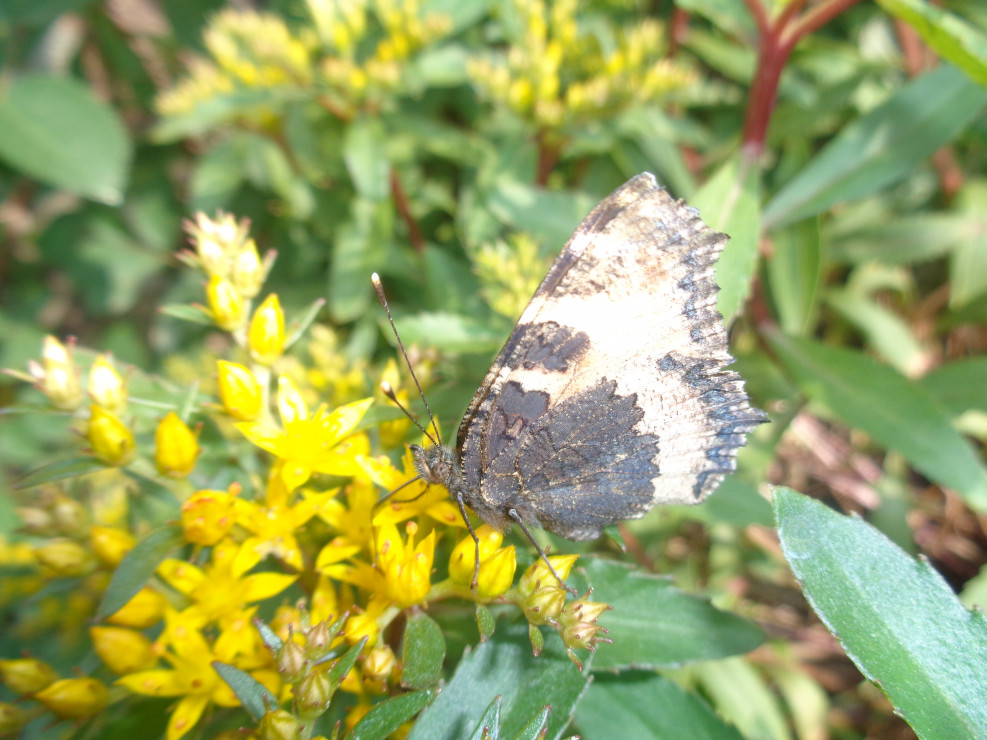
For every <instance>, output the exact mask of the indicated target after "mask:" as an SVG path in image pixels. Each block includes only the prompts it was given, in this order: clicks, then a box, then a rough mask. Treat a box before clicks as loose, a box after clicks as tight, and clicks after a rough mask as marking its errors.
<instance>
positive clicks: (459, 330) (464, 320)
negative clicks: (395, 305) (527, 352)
mask: <svg viewBox="0 0 987 740" xmlns="http://www.w3.org/2000/svg"><path fill="white" fill-rule="evenodd" d="M394 323H395V324H396V325H397V327H398V333H399V334H400V335H401V340H402V341H403V342H404V343H405V345H406V346H410V345H412V344H422V345H425V346H428V347H438V348H439V349H442V350H445V351H446V352H494V351H496V350H497V348H498V347H500V346H501V344H503V342H504V338H505V337H506V336H507V332H506V331H503V330H498V329H497V327H496V326H491V322H490V321H484V320H482V319H479V318H475V317H473V316H461V315H458V314H450V313H419V314H416V315H414V316H404V317H398V318H396V319H395V320H394ZM389 329H390V327H388V330H389Z"/></svg>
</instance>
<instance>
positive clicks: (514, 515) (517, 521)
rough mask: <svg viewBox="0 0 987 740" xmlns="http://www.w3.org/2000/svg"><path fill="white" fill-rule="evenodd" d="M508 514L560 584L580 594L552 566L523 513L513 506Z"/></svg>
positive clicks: (571, 591)
mask: <svg viewBox="0 0 987 740" xmlns="http://www.w3.org/2000/svg"><path fill="white" fill-rule="evenodd" d="M507 516H509V517H510V518H511V519H513V520H514V523H515V524H517V525H518V526H519V527H521V531H522V532H524V534H525V536H526V537H527V538H528V540H529V541H530V542H531V544H532V545H534V546H535V549H536V550H537V551H538V554H539V555H540V556H541V559H542V560H544V561H545V565H547V566H548V569H549V570H550V571H552V575H553V576H555V580H556V581H558V582H559V585H560V586H561V587H562V588H564V589H565V590H566V591H568V592H569V593H571V594H572V595H573V596H576V595H578V593H579V592H578V591H576V589H574V588H572V587H571V586H568V585H566V582H565V581H563V580H562V579H561V578H560V577H559V574H558V573H556V572H555V568H553V567H552V564H551V562H549V560H548V555H546V554H545V551H544V550H542V549H541V545H539V544H538V543H537V542H536V541H535V538H534V537H533V536H532V534H531V531H530V530H529V529H528V527H527V526H526V525H525V523H524V520H523V519H522V518H521V515H520V514H518V513H517V509H513V508H512V509H508V510H507ZM477 547H478V548H479V544H477Z"/></svg>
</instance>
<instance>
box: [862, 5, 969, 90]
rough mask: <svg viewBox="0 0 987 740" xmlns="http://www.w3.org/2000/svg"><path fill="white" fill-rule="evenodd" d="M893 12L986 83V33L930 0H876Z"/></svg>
mask: <svg viewBox="0 0 987 740" xmlns="http://www.w3.org/2000/svg"><path fill="white" fill-rule="evenodd" d="M877 2H878V4H879V5H880V6H881V7H882V8H884V9H885V10H886V11H887V12H888V13H890V14H891V15H893V16H895V17H897V18H900V19H901V20H903V21H905V23H907V24H908V25H910V26H911V27H912V28H914V29H915V30H916V31H918V35H919V36H921V37H922V40H923V41H924V42H925V43H926V44H927V45H928V46H929V48H931V49H932V50H933V51H934V52H936V54H938V55H939V56H941V57H942V58H943V59H945V60H946V61H948V62H951V63H953V64H955V65H956V66H957V67H959V68H960V69H962V70H963V71H964V72H966V73H967V74H968V75H969V76H970V77H971V79H973V80H976V81H977V82H979V83H980V84H981V85H983V86H985V87H987V36H985V35H984V34H983V33H981V32H980V31H979V30H978V29H977V28H976V27H974V26H971V25H970V24H969V23H967V22H966V21H964V20H963V19H962V18H960V17H959V16H957V15H953V14H952V13H949V12H947V11H945V10H943V9H942V8H940V7H938V6H936V5H933V4H932V3H930V2H928V0H877Z"/></svg>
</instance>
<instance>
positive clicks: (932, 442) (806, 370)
mask: <svg viewBox="0 0 987 740" xmlns="http://www.w3.org/2000/svg"><path fill="white" fill-rule="evenodd" d="M769 339H770V341H771V344H772V346H773V347H774V349H775V351H776V352H777V353H778V356H779V358H780V359H781V361H782V362H783V363H784V365H785V366H786V367H787V368H788V370H789V371H790V372H791V373H792V375H793V376H795V378H796V380H797V382H798V383H799V385H800V387H801V388H802V391H803V392H804V393H805V394H806V395H807V396H808V397H809V398H811V399H813V400H814V401H816V402H818V403H821V404H823V405H824V406H825V407H826V408H828V409H829V410H830V412H831V413H833V414H834V415H835V416H837V417H838V418H840V419H841V420H842V421H843V422H845V423H846V424H848V425H849V426H852V427H854V428H857V429H861V430H863V431H865V432H867V433H868V434H870V435H871V436H872V437H873V438H874V439H875V440H876V441H877V442H878V443H880V444H882V445H884V446H885V447H888V448H890V449H892V450H895V451H897V452H900V453H901V454H902V455H903V456H904V457H905V458H906V459H907V460H908V461H909V463H911V465H913V466H914V467H915V468H917V469H918V470H920V471H922V472H923V473H924V474H925V475H927V476H929V477H930V478H932V479H933V480H935V481H938V482H939V483H941V484H943V485H945V486H949V487H950V488H955V489H956V490H957V491H958V492H959V493H960V494H961V495H962V496H963V497H964V498H965V499H966V501H967V503H969V504H970V505H971V506H972V507H974V508H975V509H977V510H978V511H987V471H985V470H984V467H983V465H982V464H981V462H980V460H979V459H978V457H977V454H976V453H975V452H974V450H973V448H972V447H971V446H970V444H969V442H967V440H966V439H965V438H964V437H962V436H961V435H960V433H959V432H957V431H956V430H955V429H953V427H952V426H951V425H950V422H949V417H948V416H947V415H946V414H945V413H944V412H943V411H942V410H941V409H940V408H939V406H937V405H936V404H935V402H934V401H933V400H932V399H931V398H930V397H929V395H928V394H927V393H926V392H925V391H924V390H923V389H922V388H921V386H919V385H918V384H917V383H913V382H911V381H909V380H908V379H907V378H905V377H903V376H902V375H900V374H898V373H897V372H895V371H894V370H893V369H892V368H890V367H887V366H886V365H881V364H879V363H878V362H876V361H875V360H873V359H872V358H870V357H868V356H866V355H863V354H861V353H859V352H856V351H853V350H848V349H841V348H836V347H829V346H827V345H824V344H819V343H817V342H812V341H809V340H806V339H796V338H794V337H786V336H784V335H783V334H780V333H773V334H771V335H769Z"/></svg>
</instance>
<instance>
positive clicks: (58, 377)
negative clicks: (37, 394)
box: [28, 334, 82, 411]
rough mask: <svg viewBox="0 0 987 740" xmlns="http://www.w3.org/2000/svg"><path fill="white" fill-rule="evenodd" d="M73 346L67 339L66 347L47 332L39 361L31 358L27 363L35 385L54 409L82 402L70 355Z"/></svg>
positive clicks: (80, 389) (69, 408)
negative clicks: (35, 382)
mask: <svg viewBox="0 0 987 740" xmlns="http://www.w3.org/2000/svg"><path fill="white" fill-rule="evenodd" d="M73 345H74V342H72V341H71V340H70V341H69V342H68V346H67V347H66V346H65V345H64V344H62V343H61V342H59V341H58V340H57V339H55V337H53V336H51V335H50V334H49V335H48V336H46V337H45V340H44V344H43V345H42V348H41V364H40V365H39V364H38V363H36V362H34V361H31V362H30V363H28V369H29V370H30V373H31V376H32V377H33V378H34V379H35V380H36V381H37V382H38V388H40V389H41V391H42V392H43V393H44V394H45V395H46V396H47V397H48V400H49V401H51V403H52V405H53V406H54V407H55V408H56V409H61V410H62V411H73V410H75V409H76V408H78V406H79V404H80V403H82V388H81V387H80V386H79V371H78V370H77V369H76V366H75V360H74V359H73V358H72V348H73Z"/></svg>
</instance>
